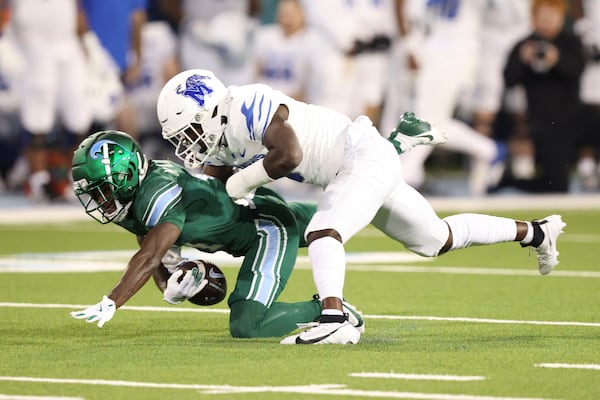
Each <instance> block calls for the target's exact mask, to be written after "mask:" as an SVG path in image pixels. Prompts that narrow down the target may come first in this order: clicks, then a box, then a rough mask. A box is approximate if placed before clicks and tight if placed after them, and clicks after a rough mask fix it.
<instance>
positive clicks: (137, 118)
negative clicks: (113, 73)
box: [126, 21, 180, 153]
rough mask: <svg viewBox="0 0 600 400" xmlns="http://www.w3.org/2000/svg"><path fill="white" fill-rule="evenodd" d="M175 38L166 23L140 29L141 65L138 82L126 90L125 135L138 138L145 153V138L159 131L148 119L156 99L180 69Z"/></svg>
mask: <svg viewBox="0 0 600 400" xmlns="http://www.w3.org/2000/svg"><path fill="white" fill-rule="evenodd" d="M176 47H177V43H176V37H175V34H174V33H173V31H171V28H170V27H169V25H168V24H167V23H166V22H163V21H152V22H147V23H145V24H144V26H143V27H142V62H141V72H140V77H139V79H138V80H137V82H134V83H132V84H131V85H128V86H127V87H126V90H127V97H128V100H129V101H130V103H131V105H132V108H133V110H134V111H135V112H134V113H131V115H128V116H127V118H128V119H129V121H128V122H127V126H129V127H130V128H129V130H128V133H129V134H131V135H132V136H133V137H138V138H140V141H141V142H142V146H143V147H144V150H145V151H146V153H149V152H148V149H146V146H145V143H144V142H145V139H147V138H146V137H143V136H144V135H146V136H150V135H152V136H154V135H155V134H156V132H158V131H160V125H159V124H158V121H157V120H156V118H149V117H148V116H149V115H151V114H152V113H154V110H155V109H156V98H157V96H158V94H159V93H160V90H161V89H162V87H163V86H164V84H165V83H166V82H167V81H168V80H169V79H170V78H171V77H173V76H174V75H175V74H177V73H178V72H179V71H180V69H179V63H178V62H177V50H176Z"/></svg>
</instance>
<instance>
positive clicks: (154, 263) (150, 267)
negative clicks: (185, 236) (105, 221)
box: [71, 222, 181, 328]
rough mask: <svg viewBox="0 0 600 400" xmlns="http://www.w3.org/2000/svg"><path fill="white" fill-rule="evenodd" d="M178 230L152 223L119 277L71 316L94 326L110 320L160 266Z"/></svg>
mask: <svg viewBox="0 0 600 400" xmlns="http://www.w3.org/2000/svg"><path fill="white" fill-rule="evenodd" d="M180 232H181V231H180V229H179V228H178V227H177V226H176V225H174V224H172V223H170V222H164V223H161V224H159V225H156V226H155V227H154V228H152V229H151V230H150V232H148V234H147V235H146V237H145V238H144V240H143V242H142V244H141V248H140V249H139V250H138V252H137V253H135V254H134V255H133V257H131V260H129V263H128V264H127V269H126V270H125V272H124V273H123V276H122V277H121V280H120V281H119V283H117V285H116V286H115V287H114V288H113V290H112V291H111V292H110V293H109V294H108V296H103V298H102V300H101V301H100V302H99V303H98V304H96V305H93V306H90V307H88V308H86V309H85V310H81V311H74V312H72V313H71V316H72V317H73V318H77V319H84V320H85V321H87V322H96V321H98V327H99V328H102V326H104V324H105V323H106V322H108V321H110V320H111V319H112V317H113V316H114V314H115V311H116V310H117V308H119V307H121V306H122V305H123V304H125V303H126V302H127V301H128V300H129V299H130V298H131V297H132V296H133V295H134V294H135V293H137V291H138V290H140V289H141V288H142V286H144V284H145V283H146V282H147V281H148V280H149V279H150V277H151V276H152V274H153V273H154V271H155V270H156V269H157V268H158V267H159V266H160V264H161V259H162V257H163V256H164V255H165V253H166V252H167V250H168V249H169V248H170V247H171V246H173V245H174V244H175V241H176V240H177V238H178V237H179V234H180Z"/></svg>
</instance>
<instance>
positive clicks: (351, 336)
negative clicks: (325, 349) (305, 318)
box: [280, 315, 360, 344]
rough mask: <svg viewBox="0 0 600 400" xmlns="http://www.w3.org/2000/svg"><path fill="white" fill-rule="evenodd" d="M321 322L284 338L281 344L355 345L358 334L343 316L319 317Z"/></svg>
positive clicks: (358, 337)
mask: <svg viewBox="0 0 600 400" xmlns="http://www.w3.org/2000/svg"><path fill="white" fill-rule="evenodd" d="M320 319H321V322H316V323H314V324H312V327H311V328H310V329H308V330H306V331H304V332H302V333H299V334H296V335H292V336H288V337H286V338H284V339H283V340H282V341H281V342H280V343H281V344H356V343H358V341H359V340H360V332H359V330H358V329H357V328H355V327H354V326H353V325H352V324H351V323H350V322H349V321H348V319H347V318H346V316H345V315H321V317H320Z"/></svg>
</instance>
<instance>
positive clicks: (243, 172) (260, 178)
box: [225, 159, 274, 199]
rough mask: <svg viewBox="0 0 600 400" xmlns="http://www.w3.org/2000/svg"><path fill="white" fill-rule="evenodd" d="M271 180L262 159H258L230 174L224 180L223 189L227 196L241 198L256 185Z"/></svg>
mask: <svg viewBox="0 0 600 400" xmlns="http://www.w3.org/2000/svg"><path fill="white" fill-rule="evenodd" d="M273 181H274V179H273V178H271V177H270V176H269V174H268V173H267V171H266V170H265V166H264V164H263V160H262V159H260V160H258V161H257V162H255V163H253V164H251V165H250V166H248V167H246V168H243V169H240V170H239V171H238V172H236V173H235V174H233V175H231V176H230V177H229V179H227V182H225V189H226V190H227V194H228V195H229V197H231V198H233V199H241V198H243V197H245V196H246V195H248V193H250V192H251V191H253V190H254V189H256V188H257V187H259V186H262V185H264V184H267V183H270V182H273Z"/></svg>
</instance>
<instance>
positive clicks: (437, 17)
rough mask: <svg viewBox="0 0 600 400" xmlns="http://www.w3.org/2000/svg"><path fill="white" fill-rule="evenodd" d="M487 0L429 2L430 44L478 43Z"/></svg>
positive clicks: (440, 45)
mask: <svg viewBox="0 0 600 400" xmlns="http://www.w3.org/2000/svg"><path fill="white" fill-rule="evenodd" d="M486 1H487V0H428V2H427V17H428V18H429V21H428V25H429V40H428V41H429V43H431V44H435V45H437V46H439V47H444V46H445V45H446V44H447V42H451V43H455V44H456V43H458V44H460V43H461V42H463V43H473V42H476V41H477V38H478V35H479V31H480V28H481V21H482V16H483V12H484V8H485V5H486V4H485V2H486Z"/></svg>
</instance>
